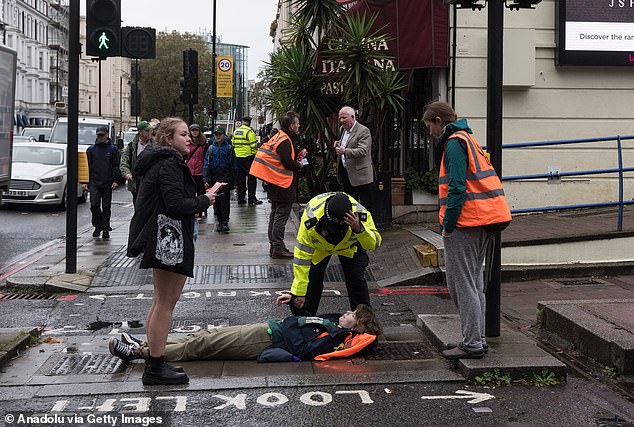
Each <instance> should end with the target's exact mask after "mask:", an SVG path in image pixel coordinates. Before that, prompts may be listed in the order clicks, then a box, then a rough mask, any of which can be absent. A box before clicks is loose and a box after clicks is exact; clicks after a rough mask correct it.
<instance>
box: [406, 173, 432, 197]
mask: <svg viewBox="0 0 634 427" xmlns="http://www.w3.org/2000/svg"><path fill="white" fill-rule="evenodd" d="M403 177H404V178H405V183H406V185H407V188H409V189H410V190H425V191H427V192H428V193H431V194H438V171H437V170H436V169H432V170H429V171H427V172H425V173H424V174H422V175H421V174H419V173H418V172H417V171H416V170H415V169H414V168H407V169H406V170H405V172H404V173H403Z"/></svg>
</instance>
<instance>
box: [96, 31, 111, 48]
mask: <svg viewBox="0 0 634 427" xmlns="http://www.w3.org/2000/svg"><path fill="white" fill-rule="evenodd" d="M109 41H110V39H109V38H108V36H107V35H106V32H105V31H102V32H101V35H100V36H99V49H100V50H101V49H103V50H106V51H107V50H110V47H109V46H108V42H109Z"/></svg>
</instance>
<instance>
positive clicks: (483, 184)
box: [438, 131, 511, 227]
mask: <svg viewBox="0 0 634 427" xmlns="http://www.w3.org/2000/svg"><path fill="white" fill-rule="evenodd" d="M452 138H457V139H460V140H461V141H462V142H464V144H465V147H466V149H467V156H468V158H469V163H468V165H467V190H466V197H465V201H464V204H463V205H462V210H461V211H460V217H459V218H458V222H457V223H456V226H457V227H480V226H484V225H491V224H500V223H508V222H509V221H511V211H510V209H509V206H508V204H507V203H506V198H505V197H504V189H503V188H502V182H501V181H500V178H498V175H497V173H496V172H495V169H493V166H491V163H490V162H489V160H488V159H487V157H486V155H485V154H484V151H483V150H482V147H481V146H480V144H478V141H476V139H475V138H474V137H473V135H471V134H470V133H468V132H465V131H459V132H455V133H454V134H452V135H451V136H450V137H449V138H448V140H449V139H452ZM448 192H449V176H448V175H447V170H446V169H445V155H444V154H443V157H442V162H441V163H440V173H439V174H438V196H439V199H440V210H439V212H438V216H439V217H440V223H441V224H443V219H444V217H445V210H446V209H447V194H448Z"/></svg>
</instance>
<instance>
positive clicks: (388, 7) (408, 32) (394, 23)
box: [338, 0, 449, 70]
mask: <svg viewBox="0 0 634 427" xmlns="http://www.w3.org/2000/svg"><path fill="white" fill-rule="evenodd" d="M338 1H339V3H342V4H346V5H347V6H348V7H349V8H350V11H351V12H358V13H359V12H360V13H363V12H366V13H368V14H376V16H377V18H376V23H375V27H376V29H381V28H384V29H383V31H385V32H386V33H387V34H388V35H389V36H390V38H391V40H389V41H388V42H387V44H388V47H389V50H388V53H389V54H390V55H392V56H393V57H395V58H396V66H397V68H398V69H399V70H408V69H415V68H434V67H447V51H448V44H447V43H448V32H449V22H448V8H447V6H446V5H445V4H444V3H443V0H338Z"/></svg>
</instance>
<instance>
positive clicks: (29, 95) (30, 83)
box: [25, 79, 33, 102]
mask: <svg viewBox="0 0 634 427" xmlns="http://www.w3.org/2000/svg"><path fill="white" fill-rule="evenodd" d="M25 98H26V101H27V102H31V101H33V80H31V79H26V96H25Z"/></svg>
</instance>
